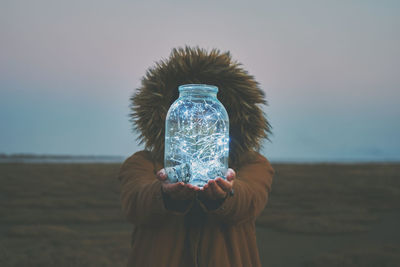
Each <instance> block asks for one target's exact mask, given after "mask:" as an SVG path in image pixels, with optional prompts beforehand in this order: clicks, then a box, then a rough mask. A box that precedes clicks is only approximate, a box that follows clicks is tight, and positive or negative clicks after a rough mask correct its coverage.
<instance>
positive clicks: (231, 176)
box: [225, 168, 236, 181]
mask: <svg viewBox="0 0 400 267" xmlns="http://www.w3.org/2000/svg"><path fill="white" fill-rule="evenodd" d="M225 176H226V180H228V181H232V180H234V179H235V178H236V172H235V171H234V170H233V169H231V168H229V169H228V170H227V171H226V174H225Z"/></svg>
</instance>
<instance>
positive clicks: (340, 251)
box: [0, 163, 400, 267]
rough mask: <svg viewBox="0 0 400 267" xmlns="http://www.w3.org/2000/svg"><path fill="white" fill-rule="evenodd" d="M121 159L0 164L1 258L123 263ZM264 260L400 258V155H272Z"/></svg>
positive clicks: (1, 262) (385, 262)
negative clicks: (361, 159) (276, 160)
mask: <svg viewBox="0 0 400 267" xmlns="http://www.w3.org/2000/svg"><path fill="white" fill-rule="evenodd" d="M119 166H120V164H20V163H4V164H0V266H57V267H64V266H96V267H98V266H124V263H125V262H126V259H127V255H128V251H129V241H130V229H131V225H130V224H129V223H127V222H126V221H125V219H124V217H123V216H122V213H121V208H120V202H119V190H120V185H119V182H118V180H117V179H116V176H117V173H118V170H119ZM273 166H274V168H275V170H276V175H275V180H274V184H273V189H272V193H271V196H270V199H269V203H268V205H267V208H266V209H265V210H264V212H263V213H262V215H261V216H260V217H259V219H258V221H257V226H258V229H257V238H258V243H259V250H260V255H261V260H262V262H263V266H273V267H279V266H304V267H317V266H324V267H333V266H335V267H336V266H337V267H339V266H343V267H348V266H352V267H353V266H363V267H370V266H393V267H394V266H400V230H399V226H400V175H399V172H400V163H399V164H273Z"/></svg>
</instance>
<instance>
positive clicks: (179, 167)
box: [164, 85, 229, 187]
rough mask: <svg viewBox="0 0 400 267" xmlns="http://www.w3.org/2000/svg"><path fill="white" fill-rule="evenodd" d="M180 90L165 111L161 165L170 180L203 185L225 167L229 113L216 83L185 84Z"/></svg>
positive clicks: (226, 163) (227, 153) (226, 164)
mask: <svg viewBox="0 0 400 267" xmlns="http://www.w3.org/2000/svg"><path fill="white" fill-rule="evenodd" d="M179 91H180V95H179V98H178V99H177V100H176V101H175V102H174V103H173V104H172V105H171V107H170V109H169V111H168V115H167V120H166V135H165V164H164V165H165V169H166V172H167V175H168V179H169V180H170V181H171V182H178V181H183V182H185V183H190V184H192V185H196V186H199V187H203V186H204V185H205V184H206V183H207V182H208V180H210V179H215V178H216V177H224V175H225V172H226V170H227V167H228V156H229V119H228V114H227V113H226V110H225V108H224V106H223V105H222V104H221V102H219V101H218V99H217V98H216V93H217V91H218V89H217V88H216V87H215V86H207V85H185V86H180V87H179Z"/></svg>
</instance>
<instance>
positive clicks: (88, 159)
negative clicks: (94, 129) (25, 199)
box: [0, 155, 125, 163]
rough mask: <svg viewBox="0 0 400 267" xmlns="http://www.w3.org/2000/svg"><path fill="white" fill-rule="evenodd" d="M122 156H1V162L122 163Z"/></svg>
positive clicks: (123, 158)
mask: <svg viewBox="0 0 400 267" xmlns="http://www.w3.org/2000/svg"><path fill="white" fill-rule="evenodd" d="M124 160H125V157H122V156H19V155H18V156H13V155H12V156H0V163H122V162H123V161H124Z"/></svg>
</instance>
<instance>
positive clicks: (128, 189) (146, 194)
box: [118, 151, 191, 225]
mask: <svg viewBox="0 0 400 267" xmlns="http://www.w3.org/2000/svg"><path fill="white" fill-rule="evenodd" d="M147 153H148V152H146V151H139V152H136V153H135V154H133V155H132V156H130V157H129V158H128V159H126V160H125V162H124V163H123V164H122V166H121V168H120V171H119V174H118V179H119V180H120V182H121V197H120V198H121V205H122V211H123V213H124V214H125V216H126V218H127V219H128V221H130V222H132V223H133V224H136V225H140V224H148V225H151V224H157V223H158V222H162V220H161V218H163V217H164V216H167V215H171V214H172V215H173V214H174V215H183V214H185V213H186V212H187V211H188V210H189V208H190V206H191V203H190V202H182V201H180V202H179V201H174V200H172V199H170V198H168V196H166V195H165V194H164V193H163V192H162V190H161V182H160V181H159V180H157V178H156V173H155V170H154V164H153V162H152V161H151V160H149V159H148V157H146V155H147Z"/></svg>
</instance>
